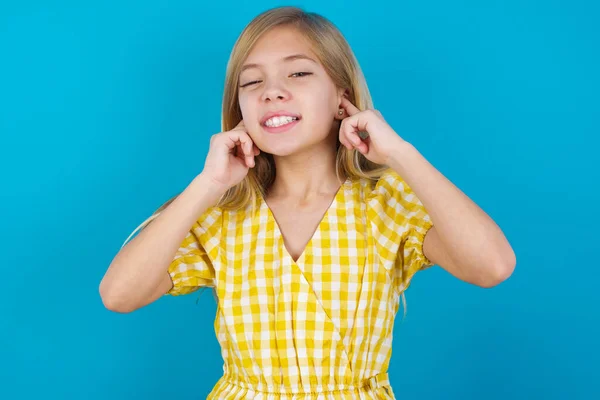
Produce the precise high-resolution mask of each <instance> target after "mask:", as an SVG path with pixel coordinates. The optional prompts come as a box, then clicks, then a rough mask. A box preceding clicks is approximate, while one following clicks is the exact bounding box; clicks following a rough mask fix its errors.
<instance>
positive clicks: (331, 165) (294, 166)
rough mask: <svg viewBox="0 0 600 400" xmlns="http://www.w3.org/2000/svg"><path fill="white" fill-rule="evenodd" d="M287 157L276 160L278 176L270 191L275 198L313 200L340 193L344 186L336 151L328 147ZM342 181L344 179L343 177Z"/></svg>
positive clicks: (276, 158)
mask: <svg viewBox="0 0 600 400" xmlns="http://www.w3.org/2000/svg"><path fill="white" fill-rule="evenodd" d="M323 147H324V148H321V149H319V150H316V149H309V150H307V151H305V152H303V153H298V154H294V155H290V156H285V157H275V158H274V160H275V168H276V170H277V174H276V177H275V182H274V183H273V185H272V186H271V188H270V189H269V195H270V196H272V197H293V198H298V199H309V198H312V197H315V196H322V195H323V194H331V193H334V192H336V191H337V190H338V189H339V187H340V185H341V184H342V182H340V180H339V179H338V178H337V176H336V172H335V169H336V168H335V164H336V152H335V148H333V151H332V146H330V145H326V146H323ZM341 178H342V179H343V178H344V177H341Z"/></svg>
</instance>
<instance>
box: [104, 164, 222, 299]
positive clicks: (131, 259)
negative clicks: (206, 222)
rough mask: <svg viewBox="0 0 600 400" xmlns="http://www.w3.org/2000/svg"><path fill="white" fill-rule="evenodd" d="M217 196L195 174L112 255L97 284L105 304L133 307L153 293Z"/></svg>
mask: <svg viewBox="0 0 600 400" xmlns="http://www.w3.org/2000/svg"><path fill="white" fill-rule="evenodd" d="M219 196H220V193H217V192H214V191H213V188H212V187H211V185H210V183H209V181H208V180H207V179H205V178H204V177H203V176H202V175H198V177H196V178H195V179H194V180H193V181H192V182H191V183H190V184H189V185H188V186H187V187H186V189H185V190H184V191H183V192H182V193H181V194H180V195H179V196H178V197H177V198H176V199H175V200H174V201H173V202H172V203H171V204H169V205H168V206H167V207H166V208H165V209H164V210H163V211H162V212H161V213H160V214H159V215H158V217H156V219H154V220H153V221H152V222H151V223H150V224H149V225H147V226H146V227H145V228H144V229H142V230H141V231H140V232H139V233H138V235H137V236H135V237H134V238H133V239H132V240H131V241H130V242H129V243H127V244H126V245H125V246H124V247H123V248H122V249H121V250H120V251H119V253H118V254H117V255H116V256H115V258H114V259H113V261H112V262H111V264H110V266H109V268H108V270H107V272H106V274H105V276H104V278H103V279H102V282H101V284H100V294H101V297H102V299H103V301H104V302H105V304H111V308H115V309H133V308H138V307H139V306H141V305H144V304H146V303H148V302H149V299H150V298H153V297H155V296H154V292H155V291H156V289H157V287H158V286H159V285H160V284H161V282H162V281H163V280H164V279H165V278H166V277H167V271H168V267H169V265H170V263H171V262H172V260H173V258H174V256H175V253H176V252H177V250H178V249H179V246H180V245H181V243H182V241H183V239H184V238H185V236H186V235H187V233H188V232H189V230H190V228H191V227H192V225H193V224H194V222H196V220H197V219H198V218H199V217H200V215H201V214H202V213H204V212H205V211H206V210H207V209H208V208H209V207H211V206H212V205H214V204H215V203H216V202H217V200H218V197H219Z"/></svg>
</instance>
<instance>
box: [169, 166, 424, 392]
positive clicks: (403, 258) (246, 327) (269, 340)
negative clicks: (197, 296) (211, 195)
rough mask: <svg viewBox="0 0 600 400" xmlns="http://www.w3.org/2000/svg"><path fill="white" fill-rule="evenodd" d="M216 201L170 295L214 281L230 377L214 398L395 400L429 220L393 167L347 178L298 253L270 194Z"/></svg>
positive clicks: (177, 270) (192, 239)
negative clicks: (400, 345)
mask: <svg viewBox="0 0 600 400" xmlns="http://www.w3.org/2000/svg"><path fill="white" fill-rule="evenodd" d="M250 210H251V208H250V207H248V208H247V209H246V210H241V211H224V210H221V209H219V208H216V207H214V208H210V209H209V210H207V211H206V212H205V213H204V214H203V215H202V216H201V217H200V218H199V219H198V221H197V222H196V223H195V224H194V226H193V227H192V228H191V230H190V232H189V233H188V235H187V237H186V238H185V240H184V241H183V243H182V244H181V247H180V249H179V250H178V252H177V254H176V256H175V258H174V260H173V262H172V263H171V265H170V267H169V273H170V275H171V279H172V280H173V284H174V286H173V288H172V289H171V290H170V291H169V292H168V293H167V294H168V295H182V294H187V293H191V292H193V291H195V290H197V289H198V288H199V287H202V286H212V287H214V288H215V290H216V294H217V296H218V305H217V315H216V319H215V325H214V326H215V332H216V334H217V338H218V341H219V343H220V345H221V353H222V357H223V360H224V364H223V372H224V374H223V376H222V377H221V378H220V379H219V380H218V382H217V383H216V385H215V386H214V388H213V390H212V392H211V393H210V394H209V396H208V398H209V399H228V400H229V399H264V400H267V399H269V400H288V399H289V400H291V399H295V400H297V399H303V400H309V399H393V398H394V394H393V391H392V388H391V386H390V383H389V381H388V376H387V368H388V364H389V360H390V356H391V349H392V330H393V325H394V318H395V315H396V313H397V311H398V308H399V300H400V296H401V293H402V292H403V291H404V290H405V289H406V288H407V287H408V285H409V282H410V280H411V278H412V277H413V275H414V274H415V273H416V272H417V271H418V270H421V269H424V268H427V267H430V266H432V265H433V264H432V263H431V262H430V261H429V260H428V259H427V258H426V257H425V256H424V254H423V251H422V245H423V239H424V237H425V234H426V232H427V230H428V229H429V228H431V226H432V222H431V218H430V216H429V215H428V214H427V212H426V210H425V208H424V207H423V205H422V203H421V202H420V200H419V199H418V198H417V197H416V196H415V194H414V192H413V191H412V190H411V189H410V187H408V185H407V184H406V182H404V181H403V180H402V178H401V177H400V176H399V175H398V174H397V173H395V172H394V171H393V170H391V169H389V170H387V171H386V172H385V173H384V174H383V175H382V177H381V178H380V179H379V180H377V181H373V180H369V179H357V180H350V179H348V180H346V182H345V183H344V184H343V185H342V186H341V187H340V189H339V191H338V192H337V193H336V195H335V198H334V200H333V201H332V203H331V205H330V207H329V209H328V210H327V211H326V213H325V215H324V217H323V219H322V220H321V222H320V224H319V226H318V227H317V229H316V231H315V232H314V234H313V237H312V238H311V240H310V241H309V243H308V244H307V245H306V248H305V250H304V252H303V253H302V255H301V256H300V258H299V259H298V260H297V261H296V262H294V261H293V259H292V257H291V256H290V255H289V254H288V252H287V250H286V248H285V246H284V241H283V237H282V235H281V232H280V230H279V227H278V225H277V223H276V221H275V218H274V216H273V214H272V212H271V210H270V209H269V207H268V206H267V204H266V202H265V201H264V199H262V198H261V199H260V204H259V206H258V207H257V209H256V210H255V211H254V212H251V211H250Z"/></svg>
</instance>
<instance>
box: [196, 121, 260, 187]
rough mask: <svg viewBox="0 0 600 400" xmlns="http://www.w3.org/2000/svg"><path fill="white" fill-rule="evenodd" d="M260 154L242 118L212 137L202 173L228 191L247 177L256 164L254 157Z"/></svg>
mask: <svg viewBox="0 0 600 400" xmlns="http://www.w3.org/2000/svg"><path fill="white" fill-rule="evenodd" d="M259 154H260V150H259V149H258V147H256V145H254V142H252V139H251V138H250V135H248V132H247V131H246V127H245V126H244V120H241V121H240V123H239V124H238V125H237V126H236V127H235V128H233V129H232V130H230V131H227V132H221V133H217V134H216V135H213V136H212V137H211V138H210V148H209V150H208V154H207V156H206V160H205V162H204V170H203V171H202V175H204V176H206V177H208V178H209V179H210V180H211V181H212V182H214V183H215V184H216V185H217V186H219V187H220V188H221V189H222V190H223V191H226V190H227V189H229V188H231V187H233V186H235V185H237V184H238V183H240V182H241V181H242V179H244V178H245V177H246V175H247V174H248V171H249V170H250V168H252V167H254V165H255V163H254V157H255V156H257V155H259Z"/></svg>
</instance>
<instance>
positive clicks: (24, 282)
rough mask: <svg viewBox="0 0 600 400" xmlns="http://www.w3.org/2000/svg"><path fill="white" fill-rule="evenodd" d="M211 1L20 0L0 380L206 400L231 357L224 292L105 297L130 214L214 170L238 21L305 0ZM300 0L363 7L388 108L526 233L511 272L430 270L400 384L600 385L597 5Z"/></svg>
mask: <svg viewBox="0 0 600 400" xmlns="http://www.w3.org/2000/svg"><path fill="white" fill-rule="evenodd" d="M201 3H202V2H198V1H191V0H188V1H167V0H146V1H128V2H124V3H123V2H117V1H115V0H110V1H95V2H91V1H89V2H76V1H71V2H67V1H53V2H49V1H47V2H41V1H40V2H32V1H20V2H10V3H9V2H7V1H4V2H3V3H2V5H0V135H1V139H2V142H1V143H2V144H1V145H0V171H2V181H1V182H2V196H1V200H0V201H1V206H2V210H3V212H4V215H3V223H2V229H0V235H2V237H1V242H0V243H1V245H0V246H1V252H0V255H1V261H2V262H1V263H0V265H1V268H2V276H3V280H2V289H1V291H0V298H1V300H2V301H0V312H1V321H2V329H1V332H0V360H1V364H0V398H5V399H8V398H13V397H14V398H19V399H42V398H43V399H84V398H85V399H111V400H120V399H132V398H140V399H142V398H143V399H148V400H149V399H163V398H165V397H167V396H169V398H177V399H201V398H205V397H206V395H207V393H208V392H209V391H210V390H211V388H212V386H213V385H214V383H215V382H216V380H217V379H218V378H219V377H220V376H221V373H222V360H221V356H220V349H219V347H218V344H217V341H216V339H215V335H214V330H213V319H214V313H215V303H214V300H213V298H212V296H211V295H210V293H209V292H204V293H203V294H202V295H201V296H200V297H198V296H197V295H196V294H193V295H190V296H184V297H179V298H170V297H169V298H163V299H161V300H160V301H158V302H156V303H154V304H151V305H149V306H148V307H145V308H143V309H140V310H138V311H136V312H135V313H132V314H127V315H121V314H116V313H112V312H110V311H108V310H106V309H105V308H103V305H102V302H101V299H100V297H99V294H98V284H99V282H100V280H101V278H102V276H103V274H104V272H105V270H106V268H107V267H108V265H109V263H110V261H111V260H112V258H113V257H114V255H115V254H116V253H117V252H118V250H119V248H120V246H121V244H122V243H123V241H124V240H125V238H126V237H127V236H128V235H129V233H130V232H131V231H132V230H133V229H134V228H135V227H136V226H137V225H138V224H139V223H140V222H141V221H142V220H143V219H145V218H146V217H147V216H148V215H150V214H151V213H152V212H153V211H154V210H155V209H156V207H158V206H159V205H160V204H162V202H163V201H165V200H166V199H167V198H169V197H170V196H172V195H174V194H176V193H178V192H179V191H180V190H182V189H183V188H184V187H185V186H186V185H187V184H188V183H189V181H190V180H191V179H192V178H193V177H194V176H195V175H197V174H198V173H200V171H201V169H202V166H203V162H204V156H205V155H206V151H207V146H208V138H209V136H210V135H211V134H213V133H216V132H218V131H219V130H220V129H219V128H220V127H219V123H220V122H219V121H220V114H219V113H220V102H221V92H222V85H223V80H224V72H225V66H226V62H227V57H228V55H229V52H230V49H231V46H232V45H233V42H234V40H235V39H236V37H237V35H238V34H239V32H240V31H241V30H242V28H243V26H244V25H245V24H246V23H248V22H249V21H250V20H251V19H252V17H253V16H255V15H256V14H258V13H259V12H261V11H263V10H264V9H266V8H270V7H272V6H275V5H282V4H283V3H280V2H275V1H256V2H245V3H244V4H242V5H238V4H237V3H238V2H233V1H231V2H214V3H212V4H206V5H205V4H201ZM240 3H241V2H240ZM234 4H235V5H234ZM294 5H301V6H303V7H305V8H306V9H308V10H310V11H317V12H319V13H322V14H323V15H325V16H327V17H329V18H331V19H332V20H333V21H334V22H335V23H336V24H337V25H338V26H339V27H340V29H341V30H342V32H343V33H344V34H345V35H346V36H347V38H348V40H349V42H350V43H351V45H352V46H353V48H354V50H355V52H356V54H357V56H358V58H359V61H360V62H361V65H362V67H363V69H364V71H365V75H366V77H367V79H368V82H369V85H370V88H371V91H372V94H373V97H374V100H375V105H376V107H377V108H378V109H379V110H380V111H381V112H382V113H383V115H384V116H385V117H386V119H387V120H388V121H389V122H390V124H391V125H392V126H393V127H394V128H395V129H396V130H397V131H398V132H399V134H400V135H401V136H403V137H404V138H405V139H406V140H408V141H410V142H412V143H413V144H414V145H415V146H417V148H418V149H419V150H420V151H421V152H422V153H423V154H424V155H425V157H426V158H427V159H428V160H430V161H431V162H432V163H433V164H434V165H435V166H436V167H437V168H438V169H439V170H440V171H441V172H442V173H443V174H445V175H446V176H447V177H448V178H449V179H450V180H452V181H453V182H454V183H455V184H456V185H457V186H458V187H459V188H460V189H462V190H463V191H464V192H465V193H466V194H467V195H468V196H470V197H471V198H472V199H473V200H474V201H475V202H477V203H478V204H479V205H480V206H481V207H482V208H483V209H484V210H485V211H486V212H488V213H489V214H490V215H491V216H492V218H494V219H495V220H496V221H497V222H498V224H499V225H500V226H501V227H502V229H503V230H504V231H505V233H506V235H507V236H508V238H509V240H510V242H511V243H512V245H513V247H514V249H515V251H516V253H517V258H518V265H517V269H516V271H515V273H514V275H513V276H512V277H511V278H510V280H508V281H507V282H505V283H504V284H502V285H500V286H498V287H496V288H494V289H491V290H490V289H481V288H477V287H474V286H471V285H468V284H466V283H464V282H461V281H459V280H457V279H455V278H453V277H451V276H450V275H449V274H447V273H445V272H444V271H443V270H441V269H440V268H434V269H430V270H427V271H425V272H423V273H421V274H419V275H418V276H417V278H415V280H414V281H413V285H412V286H411V288H410V289H409V291H408V292H407V300H408V315H407V318H406V319H405V320H404V322H402V323H401V322H400V318H398V320H397V325H396V330H395V347H394V352H393V358H392V365H391V367H390V375H391V380H392V384H393V387H394V390H395V392H396V395H397V396H398V398H401V399H404V400H408V399H418V400H424V399H461V400H464V399H482V398H485V399H507V398H510V399H530V398H540V399H546V400H548V399H590V398H600V389H599V388H598V386H597V381H595V382H594V380H595V379H598V375H599V372H598V371H599V370H598V364H597V361H598V359H599V358H600V351H599V345H598V343H597V339H598V338H599V337H600V329H599V328H598V317H599V314H600V313H599V312H598V311H597V300H598V295H597V293H598V292H597V291H596V287H597V282H598V278H600V273H599V268H598V267H599V265H598V264H599V263H598V248H599V246H598V236H599V235H598V226H599V222H600V221H599V217H598V203H599V200H600V198H599V197H600V196H599V192H598V182H599V181H600V178H599V176H598V175H599V170H600V168H599V167H598V156H597V151H598V145H599V141H598V135H599V134H600V122H599V118H598V114H599V110H600V101H599V100H598V93H599V91H600V84H599V78H598V75H599V74H598V72H599V71H600V59H599V55H600V50H599V37H600V35H599V33H600V28H599V25H598V20H599V19H600V9H599V7H598V5H597V3H596V2H592V1H583V0H579V1H575V0H573V1H566V0H564V1H550V0H546V1H517V0H510V1H485V2H481V1H474V0H473V1H458V2H448V1H439V0H438V1H433V0H430V1H420V2H407V1H399V2H395V1H389V2H383V1H379V2H368V6H365V5H364V2H359V1H348V0H344V1H328V2H326V3H322V2H321V1H316V0H315V1H305V2H296V3H294ZM198 298H199V302H198V304H196V301H197V300H198Z"/></svg>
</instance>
